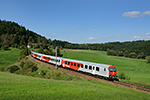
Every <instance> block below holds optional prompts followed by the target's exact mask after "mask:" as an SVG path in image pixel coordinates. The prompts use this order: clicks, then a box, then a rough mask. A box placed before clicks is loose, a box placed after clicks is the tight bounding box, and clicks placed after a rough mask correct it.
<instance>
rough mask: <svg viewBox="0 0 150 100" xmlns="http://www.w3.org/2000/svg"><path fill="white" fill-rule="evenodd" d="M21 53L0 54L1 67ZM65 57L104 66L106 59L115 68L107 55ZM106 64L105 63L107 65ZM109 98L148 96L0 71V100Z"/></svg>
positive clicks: (98, 84) (141, 99)
mask: <svg viewBox="0 0 150 100" xmlns="http://www.w3.org/2000/svg"><path fill="white" fill-rule="evenodd" d="M20 51H21V50H18V49H12V50H9V51H0V59H1V60H2V61H3V63H0V66H9V65H10V64H11V63H14V62H16V61H17V60H18V57H19V54H20ZM3 54H5V57H4V58H1V57H2V56H1V55H3ZM69 55H70V56H69ZM6 56H9V57H6ZM64 56H65V57H67V56H69V57H72V58H74V59H79V60H83V59H84V60H87V61H92V62H98V61H99V60H100V61H101V62H102V61H103V62H104V61H105V60H104V58H105V59H107V61H108V60H110V63H112V64H113V65H114V64H115V59H117V57H112V56H107V55H106V52H102V51H87V50H75V51H74V50H66V53H65V54H64ZM84 56H85V57H84ZM101 57H103V58H101ZM89 58H90V59H89ZM4 59H6V60H4ZM94 59H95V60H94ZM96 59H97V60H96ZM111 59H113V60H114V62H113V61H111ZM122 59H129V58H122ZM118 60H120V59H118ZM129 60H131V62H132V60H133V61H134V60H136V59H129ZM107 61H106V62H105V63H106V64H109V63H107ZM142 61H145V60H142ZM126 62H127V61H126ZM131 62H130V63H131ZM145 62H146V61H145ZM120 64H121V62H120ZM115 66H117V65H115ZM117 69H118V70H120V69H121V68H119V67H118V66H117ZM121 71H122V70H120V72H121ZM110 98H111V99H112V100H148V99H150V95H149V94H146V93H143V92H138V91H136V90H135V89H134V88H133V89H126V88H123V87H119V86H114V85H112V84H108V83H102V82H96V81H89V80H86V79H84V80H74V81H73V80H71V81H66V80H55V79H43V78H37V77H33V76H25V75H19V74H13V73H8V72H1V71H0V100H27V99H30V100H35V99H36V100H41V99H42V100H47V99H52V100H58V99H59V100H60V99H61V100H70V99H71V100H77V99H81V100H91V99H93V100H99V99H102V100H103V99H104V100H109V99H110Z"/></svg>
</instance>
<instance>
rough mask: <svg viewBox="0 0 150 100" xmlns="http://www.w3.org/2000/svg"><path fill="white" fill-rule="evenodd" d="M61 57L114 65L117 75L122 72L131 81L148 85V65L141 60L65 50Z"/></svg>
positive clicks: (90, 51)
mask: <svg viewBox="0 0 150 100" xmlns="http://www.w3.org/2000/svg"><path fill="white" fill-rule="evenodd" d="M63 57H64V58H71V59H78V60H83V61H90V62H96V63H103V64H110V65H114V66H116V67H117V70H118V73H119V72H124V73H125V74H126V75H127V76H129V77H131V81H136V82H142V83H148V84H150V74H149V72H150V64H148V63H146V60H143V59H131V58H125V57H115V56H108V55H107V52H105V51H93V50H67V51H66V53H64V56H63Z"/></svg>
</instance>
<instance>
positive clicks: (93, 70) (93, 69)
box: [92, 66, 95, 75]
mask: <svg viewBox="0 0 150 100" xmlns="http://www.w3.org/2000/svg"><path fill="white" fill-rule="evenodd" d="M92 74H93V75H95V66H93V68H92Z"/></svg>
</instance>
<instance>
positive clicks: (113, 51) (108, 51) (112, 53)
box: [107, 49, 117, 56]
mask: <svg viewBox="0 0 150 100" xmlns="http://www.w3.org/2000/svg"><path fill="white" fill-rule="evenodd" d="M107 55H112V56H117V53H116V51H115V50H109V49H108V50H107Z"/></svg>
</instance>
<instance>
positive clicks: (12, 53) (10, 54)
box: [0, 48, 21, 68]
mask: <svg viewBox="0 0 150 100" xmlns="http://www.w3.org/2000/svg"><path fill="white" fill-rule="evenodd" d="M20 52H21V50H20V49H16V48H10V50H0V68H2V67H4V66H7V65H10V64H12V63H15V62H16V61H17V60H18V58H19V56H20Z"/></svg>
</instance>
